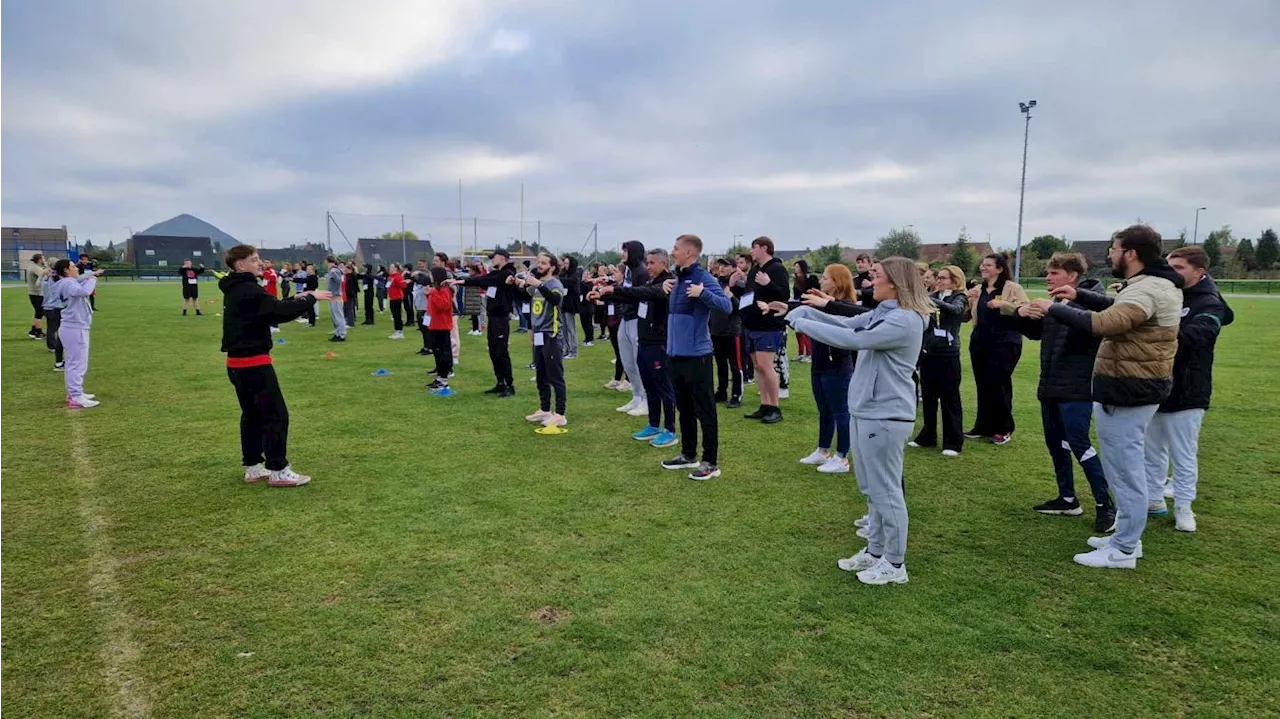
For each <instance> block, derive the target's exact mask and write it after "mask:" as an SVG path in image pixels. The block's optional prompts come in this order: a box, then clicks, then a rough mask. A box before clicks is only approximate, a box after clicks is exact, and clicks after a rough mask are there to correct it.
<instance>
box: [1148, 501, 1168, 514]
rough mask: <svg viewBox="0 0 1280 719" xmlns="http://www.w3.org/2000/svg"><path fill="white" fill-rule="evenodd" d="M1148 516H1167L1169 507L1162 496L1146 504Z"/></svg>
mask: <svg viewBox="0 0 1280 719" xmlns="http://www.w3.org/2000/svg"><path fill="white" fill-rule="evenodd" d="M1147 516H1148V517H1167V516H1169V507H1168V506H1167V505H1166V504H1165V503H1164V499H1163V498H1162V499H1161V500H1160V501H1159V502H1150V503H1149V504H1147Z"/></svg>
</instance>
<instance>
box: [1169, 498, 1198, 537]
mask: <svg viewBox="0 0 1280 719" xmlns="http://www.w3.org/2000/svg"><path fill="white" fill-rule="evenodd" d="M1173 528H1174V529H1176V530H1178V531H1179V532H1194V531H1196V515H1195V513H1194V512H1192V511H1191V505H1190V504H1174V505H1173Z"/></svg>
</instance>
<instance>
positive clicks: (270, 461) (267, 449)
mask: <svg viewBox="0 0 1280 719" xmlns="http://www.w3.org/2000/svg"><path fill="white" fill-rule="evenodd" d="M227 377H228V378H229V379H230V380H231V385H232V386H233V387H235V388H236V399H238V400H240V461H241V463H243V464H244V466H246V467H251V466H253V465H255V464H260V463H262V462H263V454H264V453H265V455H266V465H267V469H270V470H277V471H278V470H281V469H284V468H285V467H287V466H289V459H288V457H287V456H286V454H285V453H286V450H287V449H288V446H289V408H288V407H286V406H285V404H284V395H283V394H281V393H280V383H279V382H278V381H277V380H276V370H275V368H274V367H272V366H271V365H263V366H261V367H245V368H244V369H231V368H227Z"/></svg>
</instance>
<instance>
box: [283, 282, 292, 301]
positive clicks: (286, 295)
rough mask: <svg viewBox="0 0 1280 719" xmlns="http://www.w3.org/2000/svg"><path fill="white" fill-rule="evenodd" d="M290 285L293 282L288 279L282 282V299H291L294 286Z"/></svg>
mask: <svg viewBox="0 0 1280 719" xmlns="http://www.w3.org/2000/svg"><path fill="white" fill-rule="evenodd" d="M290 285H292V283H291V282H289V281H287V280H286V281H284V282H281V283H280V299H282V300H287V299H289V295H290V293H291V292H292V288H291V287H290Z"/></svg>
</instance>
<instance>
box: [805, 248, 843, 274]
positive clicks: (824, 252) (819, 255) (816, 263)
mask: <svg viewBox="0 0 1280 719" xmlns="http://www.w3.org/2000/svg"><path fill="white" fill-rule="evenodd" d="M841 255H842V252H841V250H840V243H838V242H837V243H836V244H833V245H823V246H822V247H819V248H818V249H816V250H809V254H807V255H805V262H808V263H809V271H810V272H822V271H823V270H824V269H826V268H827V265H838V264H840V262H841V259H842V257H841Z"/></svg>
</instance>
